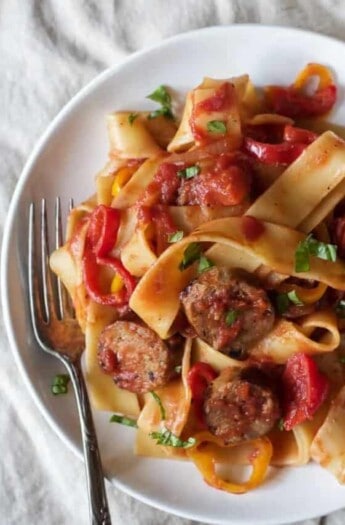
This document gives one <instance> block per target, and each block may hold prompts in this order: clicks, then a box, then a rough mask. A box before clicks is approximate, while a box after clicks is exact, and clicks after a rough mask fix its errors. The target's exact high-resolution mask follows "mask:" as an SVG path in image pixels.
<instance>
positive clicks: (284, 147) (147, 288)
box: [51, 64, 345, 494]
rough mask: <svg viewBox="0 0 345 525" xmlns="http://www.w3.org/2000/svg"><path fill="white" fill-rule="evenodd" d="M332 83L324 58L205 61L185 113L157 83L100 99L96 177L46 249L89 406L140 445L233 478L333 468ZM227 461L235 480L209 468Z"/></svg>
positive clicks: (343, 467)
mask: <svg viewBox="0 0 345 525" xmlns="http://www.w3.org/2000/svg"><path fill="white" fill-rule="evenodd" d="M336 97H337V87H336V85H335V82H334V79H333V76H332V73H331V72H330V71H329V69H328V68H327V67H325V66H322V65H320V64H308V65H307V66H306V67H305V68H304V69H303V70H302V71H300V72H299V73H298V74H297V77H296V79H295V80H294V81H293V83H292V84H291V85H290V86H278V85H268V86H265V87H264V88H261V89H259V88H258V87H256V86H255V85H254V84H253V82H252V81H251V79H250V77H249V76H248V75H246V74H244V75H242V76H238V77H234V78H229V79H214V78H204V79H203V81H202V83H201V84H200V85H198V86H197V87H195V88H194V89H191V90H190V91H189V92H188V93H187V95H186V97H185V104H184V108H183V111H182V116H181V118H180V119H178V118H177V116H176V115H177V111H176V108H175V105H174V102H173V100H172V97H171V95H170V93H169V90H168V89H167V88H166V87H165V86H163V85H162V86H159V87H158V88H157V89H155V90H154V91H153V92H152V93H151V95H149V96H148V98H149V99H150V100H151V101H152V107H153V109H152V111H135V112H133V111H118V112H115V113H112V114H110V115H108V117H107V126H108V136H109V144H110V148H109V158H108V161H107V163H106V165H105V166H104V168H103V169H102V170H101V171H100V172H99V173H98V174H97V176H96V191H95V194H94V195H93V196H91V197H90V198H89V199H88V200H87V201H85V202H83V203H81V204H80V205H78V206H76V207H75V208H74V209H73V210H71V211H70V214H69V217H68V224H67V232H66V242H65V244H64V246H63V247H62V248H60V249H58V250H56V251H55V252H54V253H53V254H52V257H51V267H52V269H53V270H54V272H55V273H56V274H57V275H58V276H59V277H60V278H61V280H62V282H63V283H64V284H65V286H66V287H67V289H68V292H69V294H70V296H71V298H72V301H73V304H74V306H75V309H76V315H77V318H78V321H79V323H80V326H81V328H82V330H83V332H84V333H85V340H86V379H87V384H88V388H89V392H90V396H91V401H92V403H93V406H94V407H95V408H96V409H98V410H105V411H110V412H111V413H112V414H113V415H112V416H111V420H110V421H111V422H115V423H122V424H125V425H128V426H131V427H133V432H135V435H136V437H135V453H136V454H138V455H143V456H150V457H160V458H164V457H165V458H169V459H185V460H189V461H192V462H193V463H194V464H195V466H196V468H197V469H198V470H199V471H200V473H201V475H202V477H203V478H204V480H205V481H206V482H207V483H208V484H209V485H210V486H212V487H215V488H218V489H222V490H225V491H228V492H231V493H237V494H240V493H244V492H247V491H248V490H251V489H253V488H255V487H256V486H258V485H260V484H261V483H262V482H263V481H264V480H265V477H266V476H267V471H268V469H269V467H270V466H277V467H283V466H285V467H286V466H298V465H304V464H306V463H308V462H309V461H311V460H313V461H315V462H317V463H319V464H320V465H321V466H322V467H324V468H326V469H328V470H329V471H331V472H332V473H333V474H334V475H335V476H336V478H337V479H338V481H339V482H340V483H343V482H344V481H345V445H343V443H344V438H343V436H344V434H345V346H344V341H343V339H342V333H343V331H344V327H345V322H344V320H345V207H344V204H345V200H344V199H345V142H344V141H343V139H342V138H341V137H340V136H339V135H338V134H336V133H335V132H334V129H335V128H334V127H333V128H332V126H330V125H328V124H327V123H326V121H325V119H324V117H325V115H326V114H328V113H329V112H330V111H331V110H332V108H333V106H334V105H335V104H336ZM154 104H155V105H154ZM157 104H158V106H157ZM322 118H323V119H322ZM332 129H333V131H332ZM238 464H240V465H249V466H250V467H251V469H250V474H249V476H248V477H247V480H245V481H238V480H235V479H232V477H231V476H228V475H221V473H220V470H219V467H224V468H226V466H228V465H238Z"/></svg>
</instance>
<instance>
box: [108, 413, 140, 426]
mask: <svg viewBox="0 0 345 525" xmlns="http://www.w3.org/2000/svg"><path fill="white" fill-rule="evenodd" d="M109 422H110V423H120V424H121V425H126V426H127V427H134V428H138V425H137V422H136V421H135V419H131V418H129V417H126V416H119V415H118V414H113V415H112V416H111V418H110V419H109Z"/></svg>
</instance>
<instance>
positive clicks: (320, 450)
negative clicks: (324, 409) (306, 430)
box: [310, 386, 345, 483]
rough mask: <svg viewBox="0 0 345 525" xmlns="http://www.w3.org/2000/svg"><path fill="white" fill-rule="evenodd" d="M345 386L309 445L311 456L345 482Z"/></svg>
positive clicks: (340, 481)
mask: <svg viewBox="0 0 345 525" xmlns="http://www.w3.org/2000/svg"><path fill="white" fill-rule="evenodd" d="M344 435H345V386H343V387H342V389H341V390H340V392H339V394H338V395H337V396H336V398H335V399H334V400H333V401H332V404H331V407H330V409H329V412H328V414H327V417H326V419H325V421H324V423H323V425H321V427H320V428H319V430H318V432H317V434H316V436H315V438H314V440H313V442H312V445H311V449H310V451H311V457H312V458H313V460H314V461H316V462H317V463H320V464H321V465H322V466H323V467H324V468H326V469H327V470H329V471H330V472H332V474H334V476H335V477H336V478H337V480H338V481H339V483H345V439H344Z"/></svg>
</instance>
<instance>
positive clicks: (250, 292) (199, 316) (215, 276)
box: [180, 267, 274, 359]
mask: <svg viewBox="0 0 345 525" xmlns="http://www.w3.org/2000/svg"><path fill="white" fill-rule="evenodd" d="M180 299H181V302H182V305H183V308H184V311H185V314H186V316H187V318H188V321H189V322H190V324H191V325H192V327H193V328H194V330H195V331H196V333H197V334H198V335H199V337H201V338H202V339H204V340H205V341H206V342H207V343H209V344H210V345H211V346H212V347H213V348H215V349H216V350H220V351H221V352H223V353H225V354H228V355H231V357H234V358H238V359H242V358H244V357H245V356H246V354H247V351H248V349H249V348H250V346H252V345H253V344H254V343H256V342H257V341H258V340H259V339H261V338H262V337H263V336H264V335H266V334H267V333H268V332H269V331H270V330H271V328H272V326H273V323H274V308H273V306H272V304H271V302H270V300H269V298H268V296H267V294H266V292H265V290H263V289H261V288H258V287H256V286H253V285H251V284H249V283H248V282H246V281H245V280H243V279H239V278H236V277H233V276H232V275H231V273H230V271H229V270H227V269H226V268H222V267H220V268H217V267H213V268H211V269H210V270H208V271H207V272H204V273H202V274H201V275H200V276H199V277H198V278H197V279H195V280H194V281H193V282H192V283H191V284H189V286H187V288H186V289H185V290H184V291H183V292H182V293H181V295H180ZM230 312H232V313H230ZM229 313H230V314H229ZM229 315H230V318H229Z"/></svg>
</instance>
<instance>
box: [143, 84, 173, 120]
mask: <svg viewBox="0 0 345 525" xmlns="http://www.w3.org/2000/svg"><path fill="white" fill-rule="evenodd" d="M146 98H149V99H150V100H153V101H154V102H158V104H160V105H161V106H162V107H161V108H160V109H156V110H155V111H151V113H150V114H149V115H148V117H147V118H148V119H153V118H156V117H159V116H160V115H163V116H164V117H166V118H171V119H173V118H174V115H173V113H172V110H171V96H170V94H169V93H168V91H167V89H166V87H165V86H163V85H161V86H158V88H157V89H155V90H154V91H153V92H152V93H151V94H150V95H148V96H147V97H146Z"/></svg>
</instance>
